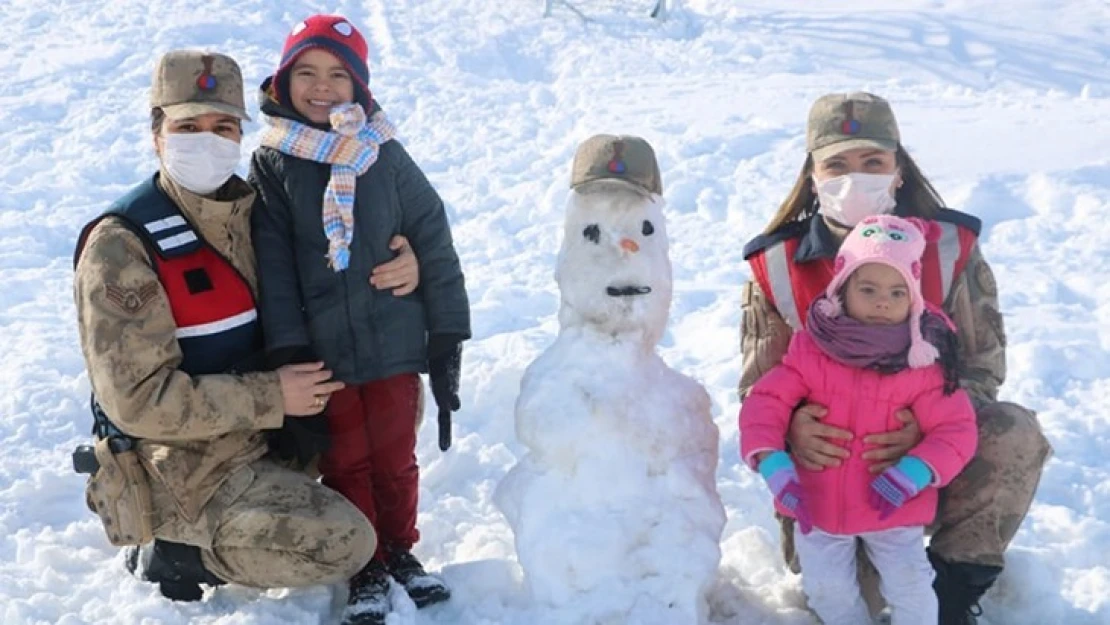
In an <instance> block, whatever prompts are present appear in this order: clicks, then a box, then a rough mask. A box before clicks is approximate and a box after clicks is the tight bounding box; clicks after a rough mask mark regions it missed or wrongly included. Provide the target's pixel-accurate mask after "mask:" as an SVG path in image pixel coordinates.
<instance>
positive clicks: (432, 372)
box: [428, 334, 463, 451]
mask: <svg viewBox="0 0 1110 625" xmlns="http://www.w3.org/2000/svg"><path fill="white" fill-rule="evenodd" d="M462 341H463V339H462V337H461V336H459V335H457V334H433V335H431V336H429V337H428V377H429V378H430V379H431V383H432V397H434V398H435V400H436V406H437V407H438V408H439V418H438V420H439V448H440V450H441V451H447V449H448V448H449V447H451V413H452V412H455V411H456V410H458V409H459V408H460V407H461V405H462V404H461V403H460V402H459V377H460V375H461V374H462Z"/></svg>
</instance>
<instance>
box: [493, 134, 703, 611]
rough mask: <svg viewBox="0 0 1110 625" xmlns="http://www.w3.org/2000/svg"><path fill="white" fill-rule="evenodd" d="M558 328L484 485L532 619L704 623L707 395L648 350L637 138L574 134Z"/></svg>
mask: <svg viewBox="0 0 1110 625" xmlns="http://www.w3.org/2000/svg"><path fill="white" fill-rule="evenodd" d="M571 188H572V191H571V193H570V196H569V198H568V202H567V214H566V226H565V232H564V238H563V244H562V248H561V250H560V252H559V259H558V268H557V270H556V275H555V277H556V281H557V283H558V285H559V291H560V293H561V304H560V308H559V325H560V331H559V336H558V338H557V339H556V340H555V343H554V344H553V345H551V346H550V347H549V348H548V349H547V350H546V351H545V352H543V354H541V355H540V356H539V358H537V359H536V360H535V361H534V362H532V364H531V365H529V367H528V369H527V370H526V371H525V374H524V378H523V380H522V382H521V391H520V395H519V397H518V398H517V402H516V411H515V414H516V433H517V437H518V439H519V440H520V442H521V443H523V445H524V447H525V448H526V450H527V452H526V453H525V454H524V455H523V456H522V457H521V458H520V460H519V462H518V463H517V464H516V465H515V466H514V467H513V468H512V470H510V472H509V473H508V475H506V477H505V478H504V480H502V482H501V483H500V484H499V485H498V488H497V492H496V493H495V501H496V503H497V505H498V507H499V508H500V509H501V511H502V513H503V514H504V515H505V517H506V519H508V521H509V524H510V526H511V527H512V530H513V533H514V537H515V541H516V548H517V555H518V560H519V562H520V566H521V569H522V570H523V573H524V581H525V585H526V587H527V590H528V591H529V592H530V594H531V595H532V599H533V601H534V605H535V606H536V608H535V609H536V610H538V611H539V612H541V614H537V615H536V616H537V622H550V623H555V622H557V623H566V624H568V625H575V624H582V625H600V624H606V625H609V624H612V625H618V624H620V625H625V624H635V625H656V624H658V625H675V624H684V625H685V624H690V625H694V624H697V623H704V622H706V620H707V613H708V608H707V605H708V604H707V600H706V593H707V590H708V588H709V587H710V586H711V585H712V584H713V582H714V581H715V579H716V575H717V567H718V563H719V561H720V555H721V554H720V547H719V542H720V537H721V530H722V528H723V526H724V521H725V513H724V508H723V507H722V505H721V500H720V497H719V496H718V494H717V490H716V484H715V479H716V478H715V473H716V467H717V455H718V447H717V445H718V431H717V427H716V425H714V423H713V421H712V418H711V415H710V401H709V396H708V395H707V393H706V392H705V389H703V388H702V387H701V386H700V385H699V384H698V383H697V382H695V381H694V380H692V379H690V378H688V377H686V376H684V375H682V374H679V373H678V372H676V371H674V370H672V369H671V368H669V367H668V366H667V365H666V363H664V362H663V360H662V359H661V358H660V357H659V356H658V354H657V353H656V351H655V348H656V344H657V343H658V342H659V339H660V338H661V337H662V335H663V331H664V329H665V327H666V324H667V315H668V310H669V308H670V304H671V266H670V260H669V258H668V255H667V229H666V224H665V222H664V218H663V200H662V197H661V194H662V184H661V181H660V176H659V166H658V164H657V163H656V160H655V154H654V151H653V150H652V148H651V146H650V145H649V144H648V143H647V142H646V141H644V140H643V139H640V138H638V137H630V136H620V137H618V136H611V135H599V136H595V137H592V138H590V139H588V140H587V141H585V142H584V143H583V144H582V145H581V146H579V148H578V151H577V153H576V154H575V158H574V165H573V172H572V177H571Z"/></svg>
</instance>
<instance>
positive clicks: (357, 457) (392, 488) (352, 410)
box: [320, 373, 424, 558]
mask: <svg viewBox="0 0 1110 625" xmlns="http://www.w3.org/2000/svg"><path fill="white" fill-rule="evenodd" d="M423 391H424V389H423V386H422V385H421V383H420V376H419V375H418V374H415V373H406V374H402V375H397V376H393V377H391V378H386V379H384V380H375V381H372V382H367V383H365V384H362V385H360V386H348V387H346V388H344V389H343V390H341V391H339V392H338V393H335V394H333V395H332V396H331V399H330V401H328V409H327V418H328V429H329V430H330V432H331V449H330V450H328V452H327V453H326V454H324V457H323V458H322V459H321V461H320V472H321V473H322V474H323V476H324V479H323V482H324V485H326V486H328V487H330V488H332V489H334V490H336V491H338V492H340V493H342V494H343V495H344V496H345V497H346V498H347V499H349V500H350V501H351V503H353V504H355V506H356V507H357V508H358V509H359V510H362V513H363V514H365V515H366V518H367V519H369V520H370V524H371V525H373V526H374V530H375V531H376V532H377V534H378V549H377V552H376V553H375V554H374V557H376V558H380V557H381V556H382V555H383V549H384V548H386V547H397V548H401V549H411V548H412V546H413V545H414V544H416V541H417V540H419V539H420V533H419V532H418V531H417V530H416V503H417V495H418V490H419V477H420V476H419V468H418V467H417V465H416V423H417V416H418V415H417V413H418V412H419V410H420V407H421V405H422V401H421V399H422V393H423Z"/></svg>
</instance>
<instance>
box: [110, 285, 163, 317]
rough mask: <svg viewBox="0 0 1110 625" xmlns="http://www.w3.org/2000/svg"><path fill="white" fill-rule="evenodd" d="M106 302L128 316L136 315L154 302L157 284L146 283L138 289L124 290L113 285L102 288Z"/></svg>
mask: <svg viewBox="0 0 1110 625" xmlns="http://www.w3.org/2000/svg"><path fill="white" fill-rule="evenodd" d="M104 291H105V294H106V295H107V297H108V301H110V302H112V303H113V304H115V305H116V307H117V308H119V309H120V310H121V311H123V312H124V313H126V314H128V315H136V314H138V313H140V312H142V311H143V309H144V308H146V307H147V306H149V305H150V303H151V302H153V301H154V298H155V297H156V296H157V295H158V283H157V282H148V283H146V284H144V285H142V286H139V287H138V288H125V287H121V286H118V285H115V284H107V285H105V286H104Z"/></svg>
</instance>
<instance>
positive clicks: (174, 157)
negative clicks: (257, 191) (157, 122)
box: [162, 132, 239, 195]
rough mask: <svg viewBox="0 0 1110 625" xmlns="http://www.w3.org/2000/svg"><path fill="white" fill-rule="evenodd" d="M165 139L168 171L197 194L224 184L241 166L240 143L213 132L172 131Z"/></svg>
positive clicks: (207, 191) (206, 192)
mask: <svg viewBox="0 0 1110 625" xmlns="http://www.w3.org/2000/svg"><path fill="white" fill-rule="evenodd" d="M163 141H164V144H163V146H162V165H163V166H164V167H165V168H166V172H168V173H169V175H170V176H171V177H172V178H173V179H174V181H176V182H177V183H178V184H180V185H181V186H183V187H185V188H186V189H188V190H190V191H192V192H193V193H196V194H198V195H207V194H209V193H212V192H213V191H215V190H216V189H219V188H220V187H222V186H223V184H224V183H225V182H227V181H228V179H229V178H231V176H233V175H234V174H235V168H236V167H238V166H239V144H238V143H236V142H235V141H232V140H231V139H225V138H223V137H221V136H219V135H217V134H214V133H211V132H177V133H169V134H167V135H165V138H164V139H163Z"/></svg>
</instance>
